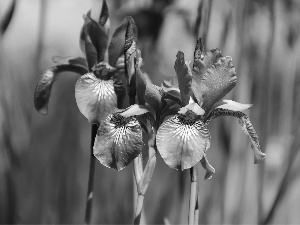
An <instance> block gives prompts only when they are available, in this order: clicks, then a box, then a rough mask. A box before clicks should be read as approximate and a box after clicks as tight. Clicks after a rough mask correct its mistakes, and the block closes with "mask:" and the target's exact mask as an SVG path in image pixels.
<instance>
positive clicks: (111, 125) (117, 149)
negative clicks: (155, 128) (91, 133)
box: [94, 113, 143, 171]
mask: <svg viewBox="0 0 300 225" xmlns="http://www.w3.org/2000/svg"><path fill="white" fill-rule="evenodd" d="M142 145H143V141H142V129H141V126H140V124H139V122H138V120H137V119H136V118H134V117H129V118H126V117H123V116H121V115H120V114H118V113H114V114H111V115H109V116H108V117H107V118H106V119H105V121H104V122H103V123H102V124H101V125H100V126H99V129H98V134H97V136H96V140H95V143H94V155H95V157H96V158H97V159H98V160H99V161H100V162H101V164H103V165H104V166H106V167H109V168H114V169H116V170H118V171H119V170H122V169H123V168H124V167H125V166H127V165H128V164H129V163H130V162H131V161H132V160H133V159H134V158H136V157H137V156H138V155H139V154H140V152H141V149H142Z"/></svg>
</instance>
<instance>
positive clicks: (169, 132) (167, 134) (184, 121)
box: [156, 114, 210, 170]
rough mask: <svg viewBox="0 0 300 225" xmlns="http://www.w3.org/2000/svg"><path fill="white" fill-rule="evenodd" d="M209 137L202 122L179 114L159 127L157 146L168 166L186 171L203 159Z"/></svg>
mask: <svg viewBox="0 0 300 225" xmlns="http://www.w3.org/2000/svg"><path fill="white" fill-rule="evenodd" d="M209 137H210V134H209V130H208V129H207V127H206V125H205V124H204V123H203V122H202V121H201V120H195V119H192V118H191V117H190V116H188V115H180V114H177V115H175V116H173V117H171V118H170V119H168V120H166V121H165V122H164V123H163V124H162V125H161V126H160V127H159V129H158V132H157V139H156V145H157V149H158V151H159V153H160V155H161V157H162V158H163V159H164V161H165V163H166V164H167V165H168V166H170V167H171V168H174V169H181V170H184V169H189V168H191V167H193V166H194V165H195V164H196V163H197V162H199V161H200V160H201V159H202V158H203V156H204V154H205V152H206V150H207V146H208V144H209Z"/></svg>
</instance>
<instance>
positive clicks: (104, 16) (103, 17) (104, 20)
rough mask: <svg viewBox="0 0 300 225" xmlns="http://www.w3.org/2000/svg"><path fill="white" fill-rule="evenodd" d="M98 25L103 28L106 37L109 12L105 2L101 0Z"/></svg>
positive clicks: (108, 26)
mask: <svg viewBox="0 0 300 225" xmlns="http://www.w3.org/2000/svg"><path fill="white" fill-rule="evenodd" d="M98 23H99V24H100V26H102V27H103V28H104V30H105V32H106V34H107V35H108V32H109V28H110V18H109V11H108V7H107V3H106V0H103V3H102V8H101V13H100V17H99V21H98Z"/></svg>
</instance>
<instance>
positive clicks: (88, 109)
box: [75, 73, 117, 124]
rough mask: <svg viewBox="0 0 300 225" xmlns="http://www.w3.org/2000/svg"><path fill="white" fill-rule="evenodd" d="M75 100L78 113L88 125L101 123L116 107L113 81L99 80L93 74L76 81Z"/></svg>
mask: <svg viewBox="0 0 300 225" xmlns="http://www.w3.org/2000/svg"><path fill="white" fill-rule="evenodd" d="M75 98H76V102H77V106H78V108H79V110H80V112H81V113H82V114H83V115H84V116H85V117H86V118H87V119H88V121H89V122H90V123H98V124H99V123H101V122H102V121H103V120H104V119H105V118H106V117H107V116H108V115H109V114H111V113H112V112H113V111H114V109H115V108H116V107H117V95H116V93H115V91H114V81H113V79H109V80H101V79H99V78H97V77H96V76H95V74H94V73H87V74H85V75H84V76H82V77H80V78H79V79H78V81H77V82H76V85H75Z"/></svg>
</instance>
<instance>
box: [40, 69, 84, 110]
mask: <svg viewBox="0 0 300 225" xmlns="http://www.w3.org/2000/svg"><path fill="white" fill-rule="evenodd" d="M62 72H75V73H78V74H80V75H82V74H85V73H86V72H87V69H86V68H85V67H83V66H81V65H76V64H74V65H72V64H69V65H68V64H63V65H57V66H54V67H51V68H50V69H48V70H46V71H45V72H44V73H43V74H42V76H41V78H40V80H39V81H38V83H37V85H36V88H35V91H34V107H35V109H36V110H37V111H38V112H39V113H41V114H44V115H45V114H47V113H48V103H49V99H50V95H51V89H52V85H53V84H54V82H55V81H56V79H57V78H58V76H59V74H60V73H62Z"/></svg>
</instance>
